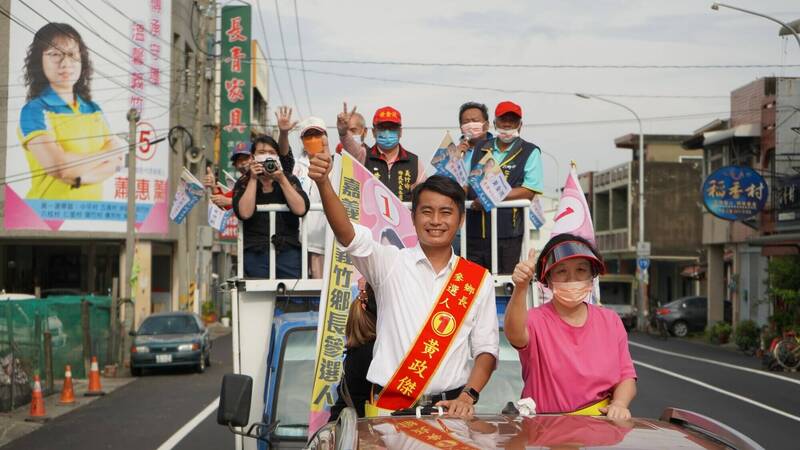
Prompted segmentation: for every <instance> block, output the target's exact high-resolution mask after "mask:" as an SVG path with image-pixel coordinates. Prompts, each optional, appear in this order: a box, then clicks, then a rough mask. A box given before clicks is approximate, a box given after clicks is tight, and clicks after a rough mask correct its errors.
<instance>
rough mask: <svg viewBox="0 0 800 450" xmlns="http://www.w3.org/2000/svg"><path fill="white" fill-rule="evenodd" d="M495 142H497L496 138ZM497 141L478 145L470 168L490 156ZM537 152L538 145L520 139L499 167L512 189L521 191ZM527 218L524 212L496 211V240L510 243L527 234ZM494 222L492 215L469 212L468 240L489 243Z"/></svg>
mask: <svg viewBox="0 0 800 450" xmlns="http://www.w3.org/2000/svg"><path fill="white" fill-rule="evenodd" d="M495 139H496V138H495ZM493 147H494V139H488V140H485V141H482V142H479V143H478V144H476V145H475V151H473V152H472V161H470V167H475V166H476V165H477V164H478V162H479V161H480V160H481V158H483V156H484V155H486V153H487V152H488V153H491V151H492V148H493ZM534 152H541V150H540V149H539V147H537V146H536V144H533V143H531V142H528V141H525V140H523V139H522V138H519V139H517V141H516V142H515V143H514V145H513V146H512V147H511V149H510V150H509V151H508V152H506V157H505V159H504V160H503V161H502V162H501V163H500V169H501V170H502V171H503V175H505V177H506V180H507V181H508V184H509V185H511V187H512V188H515V187H521V186H522V183H523V182H524V181H525V164H526V163H527V162H528V158H530V157H531V155H533V153H534ZM476 198H477V197H476V195H475V192H473V191H472V189H469V192H468V193H467V199H468V200H475V199H476ZM524 221H525V217H524V214H523V209H522V208H502V209H498V210H497V238H498V239H507V238H515V237H520V236H522V234H523V233H524V232H525V226H524V225H525V222H524ZM491 227H492V220H491V215H490V214H489V213H487V212H484V211H473V210H469V211H467V237H470V238H479V239H490V238H491V229H492V228H491Z"/></svg>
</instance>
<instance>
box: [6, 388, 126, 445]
mask: <svg viewBox="0 0 800 450" xmlns="http://www.w3.org/2000/svg"><path fill="white" fill-rule="evenodd" d="M133 380H135V378H129V377H117V378H105V377H102V376H101V377H100V384H101V385H102V387H103V391H104V392H105V393H106V395H108V394H110V393H111V392H114V391H115V390H117V389H119V388H121V387H122V386H125V385H126V384H128V383H130V382H131V381H133ZM63 384H64V380H56V382H55V386H54V387H55V389H56V390H57V392H55V393H53V394H52V395H48V396H47V397H45V398H44V405H45V406H44V409H45V412H46V413H47V417H48V418H49V420H52V419H54V418H56V417H58V416H60V415H62V414H66V413H68V412H72V411H74V410H75V409H77V408H80V407H81V406H84V405H87V404H89V403H91V402H93V401H95V400H97V399H100V398H103V396H100V397H84V396H83V394H84V393H85V392H86V389H87V387H88V384H89V381H88V380H76V379H73V380H72V386H73V389H74V391H75V403H74V404H72V405H68V406H64V405H59V404H58V399H59V398H60V397H61V387H62V386H63ZM30 408H31V405H30V404H27V405H25V406H20V407H19V408H17V409H15V410H14V411H11V412H8V413H2V414H0V447H2V446H4V445H6V444H8V443H9V442H11V441H13V440H14V439H17V438H19V437H21V436H24V435H26V434H28V433H30V432H32V431H34V430H36V429H37V428H39V427H41V426H42V425H44V424H43V423H36V422H26V421H25V419H26V418H27V417H28V413H29V412H30Z"/></svg>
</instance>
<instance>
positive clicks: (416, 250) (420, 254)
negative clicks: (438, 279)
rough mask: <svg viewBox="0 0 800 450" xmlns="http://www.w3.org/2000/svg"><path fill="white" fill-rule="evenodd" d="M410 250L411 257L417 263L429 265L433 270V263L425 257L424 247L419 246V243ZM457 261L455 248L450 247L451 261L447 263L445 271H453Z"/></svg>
mask: <svg viewBox="0 0 800 450" xmlns="http://www.w3.org/2000/svg"><path fill="white" fill-rule="evenodd" d="M409 250H410V251H411V256H412V257H413V258H414V262H415V263H418V264H419V263H420V262H424V263H426V264H427V265H428V267H430V268H431V270H433V264H431V262H430V261H429V260H428V257H427V256H426V255H425V252H424V251H422V247H421V246H420V245H419V243H417V245H415V246H414V247H411V248H410V249H409ZM457 260H458V255H456V252H454V251H453V248H452V247H450V260H449V261H447V267H446V268H445V269H443V270H446V271H450V270H452V269H453V267H455V265H456V261H457ZM437 275H438V274H437Z"/></svg>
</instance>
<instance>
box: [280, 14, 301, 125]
mask: <svg viewBox="0 0 800 450" xmlns="http://www.w3.org/2000/svg"><path fill="white" fill-rule="evenodd" d="M275 17H277V19H278V32H279V33H280V36H281V47H283V57H284V58H287V56H286V55H287V53H286V41H284V39H283V25H281V10H280V7H279V6H278V0H275ZM289 70H290V69H289V66H288V65H287V66H286V76H287V77H288V78H289V89H290V90H291V91H292V100H294V105H295V108H297V112H298V115H302V114H300V103H298V102H297V95H295V93H294V83H292V74H291V73H290V72H289Z"/></svg>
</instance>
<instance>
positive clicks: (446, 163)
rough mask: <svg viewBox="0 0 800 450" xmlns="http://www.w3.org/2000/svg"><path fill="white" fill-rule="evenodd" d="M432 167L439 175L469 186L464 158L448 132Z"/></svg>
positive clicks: (433, 159)
mask: <svg viewBox="0 0 800 450" xmlns="http://www.w3.org/2000/svg"><path fill="white" fill-rule="evenodd" d="M431 165H432V166H433V167H434V168H435V169H436V174H437V175H444V176H446V177H449V178H452V179H453V180H455V181H456V183H458V184H459V185H460V186H465V185H466V184H467V177H468V175H467V168H466V167H464V158H463V157H462V156H461V152H459V151H458V148H456V145H455V144H454V143H453V138H452V137H451V136H450V132H449V131H446V132H445V135H444V138H443V139H442V142H441V143H440V144H439V148H438V149H436V151H435V152H434V153H433V158H431Z"/></svg>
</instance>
